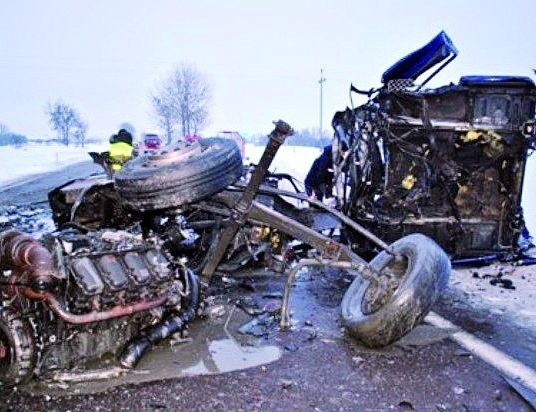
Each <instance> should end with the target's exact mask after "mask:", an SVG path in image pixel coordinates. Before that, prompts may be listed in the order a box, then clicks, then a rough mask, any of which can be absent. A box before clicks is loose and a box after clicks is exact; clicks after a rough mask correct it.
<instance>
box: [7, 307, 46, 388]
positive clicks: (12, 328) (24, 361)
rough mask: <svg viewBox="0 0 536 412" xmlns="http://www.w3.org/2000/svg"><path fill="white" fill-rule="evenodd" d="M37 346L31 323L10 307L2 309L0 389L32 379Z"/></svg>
mask: <svg viewBox="0 0 536 412" xmlns="http://www.w3.org/2000/svg"><path fill="white" fill-rule="evenodd" d="M36 361H37V348H36V345H35V339H34V336H33V329H32V327H31V325H30V323H29V322H28V321H27V320H25V319H21V318H20V317H19V316H18V314H16V313H15V312H14V311H11V310H9V309H0V390H2V389H5V388H9V387H11V386H14V385H17V384H19V383H22V382H24V381H27V380H28V379H30V378H31V377H32V375H33V372H34V368H35V364H36Z"/></svg>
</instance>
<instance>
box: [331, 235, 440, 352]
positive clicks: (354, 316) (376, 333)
mask: <svg viewBox="0 0 536 412" xmlns="http://www.w3.org/2000/svg"><path fill="white" fill-rule="evenodd" d="M391 248H392V250H393V251H394V252H395V254H397V255H399V256H401V257H402V258H399V259H396V258H395V257H393V256H391V255H390V254H388V253H387V252H381V253H379V254H378V255H377V256H376V257H375V258H374V259H372V260H371V261H370V266H371V267H372V268H373V269H375V270H377V271H380V272H382V271H384V272H389V273H390V274H391V276H392V281H391V282H387V283H386V284H384V286H385V287H384V288H378V287H376V286H373V285H371V284H370V283H369V282H368V281H366V280H365V279H363V278H362V277H360V276H359V275H358V276H357V277H356V278H355V279H354V281H353V282H352V284H351V285H350V287H349V288H348V290H347V291H346V293H345V295H344V298H343V300H342V317H343V321H344V324H345V326H346V328H347V329H348V331H349V332H350V334H351V335H353V336H354V337H355V338H356V339H358V340H359V341H361V342H362V343H363V344H365V345H366V346H369V347H382V346H386V345H389V344H390V343H393V342H395V341H397V340H398V339H400V338H401V337H402V336H404V335H405V334H407V333H408V332H409V331H411V330H412V329H413V328H414V327H415V326H416V325H417V324H418V323H420V322H421V320H422V319H423V318H424V317H425V316H426V314H427V313H428V312H429V311H430V309H431V307H432V305H433V304H434V303H435V301H436V300H437V298H438V297H439V296H440V294H441V292H442V290H443V289H444V288H445V287H446V285H447V283H448V279H449V276H450V269H451V266H450V260H449V258H448V256H447V255H446V254H445V252H444V251H443V249H441V247H440V246H439V245H438V244H437V243H435V242H434V241H433V240H432V239H430V238H428V237H426V236H424V235H421V234H411V235H409V236H406V237H403V238H402V239H399V240H397V241H396V242H394V243H393V244H392V245H391Z"/></svg>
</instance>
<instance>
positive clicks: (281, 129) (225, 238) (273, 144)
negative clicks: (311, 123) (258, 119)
mask: <svg viewBox="0 0 536 412" xmlns="http://www.w3.org/2000/svg"><path fill="white" fill-rule="evenodd" d="M293 133H294V131H293V130H292V127H290V126H289V125H288V124H287V123H285V122H284V121H282V120H279V121H278V122H276V123H275V128H274V130H273V131H272V132H271V133H270V135H269V138H270V139H269V141H268V144H267V145H266V149H265V150H264V153H263V154H262V157H261V160H260V161H259V164H258V165H257V167H256V168H255V170H254V172H253V175H252V176H251V179H250V181H249V183H248V185H247V186H246V188H245V189H244V193H243V194H242V196H241V197H240V199H239V200H238V202H236V203H235V204H234V205H233V206H232V209H231V219H232V220H231V223H230V224H229V225H228V226H227V227H226V228H225V230H224V231H223V233H222V234H221V236H220V238H219V240H218V244H217V246H216V248H215V249H214V254H213V255H212V257H211V258H210V259H209V261H208V262H207V264H206V265H205V267H204V269H203V273H202V275H203V277H205V278H210V277H211V276H212V274H213V273H214V271H215V270H216V267H217V266H218V264H219V263H220V261H221V259H222V258H223V255H224V254H225V251H226V250H227V247H228V246H229V243H230V242H231V241H232V239H233V238H234V236H235V234H236V232H237V231H238V228H239V226H240V225H241V224H243V223H244V222H245V219H246V217H247V215H248V213H249V210H250V208H251V204H252V202H253V199H254V198H255V196H256V195H257V191H258V189H259V186H260V184H261V182H262V180H263V179H264V175H265V174H266V172H267V171H268V168H269V167H270V164H271V163H272V160H273V159H274V157H275V155H276V153H277V150H278V149H279V147H280V146H281V145H282V144H283V142H284V141H285V139H286V138H287V137H288V136H291V135H292V134H293Z"/></svg>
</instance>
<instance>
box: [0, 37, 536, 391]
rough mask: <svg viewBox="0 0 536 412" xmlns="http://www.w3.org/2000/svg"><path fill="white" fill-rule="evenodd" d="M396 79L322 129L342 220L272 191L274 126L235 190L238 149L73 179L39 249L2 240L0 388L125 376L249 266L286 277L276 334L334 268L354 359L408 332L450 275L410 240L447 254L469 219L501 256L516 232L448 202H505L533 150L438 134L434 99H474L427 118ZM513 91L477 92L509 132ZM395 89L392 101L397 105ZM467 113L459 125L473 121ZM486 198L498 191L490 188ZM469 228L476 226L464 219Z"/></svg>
mask: <svg viewBox="0 0 536 412" xmlns="http://www.w3.org/2000/svg"><path fill="white" fill-rule="evenodd" d="M442 36H443V35H442ZM446 41H447V38H446V37H445V36H443V37H440V43H439V46H440V47H439V50H440V51H442V52H441V53H440V54H441V55H442V54H444V53H443V52H445V51H448V50H450V49H449V47H450V46H449V45H450V43H446ZM445 47H446V49H445ZM452 47H453V46H452ZM429 65H430V62H427V63H424V64H422V65H421V66H422V67H421V68H420V69H419V70H418V71H423V70H425V69H427V68H429ZM409 73H410V74H407V73H402V74H396V75H393V76H394V77H393V76H391V77H389V76H388V78H387V81H386V84H385V85H384V86H383V87H382V88H381V89H379V90H377V91H375V92H374V93H372V92H371V93H369V94H370V97H371V99H370V101H369V102H368V103H367V104H366V105H364V106H361V107H359V108H356V109H348V110H346V111H343V112H341V113H338V114H336V116H335V118H334V123H333V125H334V128H335V139H334V142H333V145H334V149H335V150H333V153H335V154H337V153H339V148H340V147H342V141H345V142H346V143H347V145H348V147H349V148H350V150H349V151H347V152H346V153H345V154H344V155H343V156H340V157H336V159H334V180H335V188H336V190H335V192H336V196H337V198H338V199H339V206H340V208H339V209H334V208H331V207H328V206H326V205H325V204H323V203H322V202H320V201H318V200H313V199H310V198H308V197H307V195H305V194H303V193H300V192H299V190H296V191H295V192H291V191H285V190H282V189H280V188H279V187H278V186H279V185H278V183H279V182H280V180H281V179H289V177H288V176H286V175H283V174H280V175H274V174H270V173H269V172H268V168H269V166H270V164H271V161H272V159H273V158H274V156H275V154H276V153H277V150H278V149H279V147H280V146H281V145H282V144H283V143H284V141H285V139H286V138H287V137H289V136H291V135H292V129H291V127H290V126H289V125H288V124H286V123H285V122H282V121H279V122H276V125H275V128H274V130H273V131H272V132H271V133H270V135H269V141H268V144H267V146H266V148H265V151H264V153H263V155H262V157H261V159H260V161H259V164H258V165H256V166H255V167H254V168H253V170H251V171H249V172H250V173H247V174H246V173H244V169H243V165H242V159H241V155H240V150H239V149H238V147H237V146H236V144H235V143H234V142H232V141H229V140H225V139H220V138H211V139H203V140H201V141H196V142H181V143H178V144H175V145H173V146H169V147H166V148H162V149H160V150H158V151H155V152H153V153H148V154H145V155H143V156H140V157H137V158H134V159H132V160H131V161H129V162H128V163H127V164H126V165H125V166H124V167H123V169H122V170H121V171H119V172H118V173H116V174H115V175H114V176H113V177H112V178H110V177H107V176H100V177H91V178H89V179H79V180H76V181H72V182H68V183H66V184H65V185H62V186H60V187H58V188H56V189H54V190H53V191H52V192H51V193H50V194H49V200H50V205H51V209H52V212H53V218H54V221H55V223H56V225H57V231H55V232H53V233H50V234H48V235H46V236H45V237H44V238H43V239H42V240H41V241H39V242H38V241H36V240H34V239H32V238H31V237H29V236H27V235H24V234H22V233H19V232H17V231H15V230H10V231H7V232H4V233H1V234H0V269H1V271H2V272H1V273H2V277H1V282H0V302H1V306H0V385H1V386H2V387H11V386H13V385H16V384H18V383H20V382H22V381H24V380H27V379H30V378H31V377H32V376H36V375H37V376H48V375H49V374H50V373H51V372H54V371H57V370H62V369H69V368H73V367H75V366H81V365H82V364H83V363H84V362H85V361H88V360H90V359H95V358H98V357H100V356H102V355H103V354H105V353H115V354H117V362H118V364H119V365H121V366H122V367H123V368H125V369H128V368H132V367H134V366H135V365H136V363H137V362H138V360H139V359H140V358H141V357H142V356H143V354H144V353H145V352H146V351H147V350H148V349H150V348H151V346H152V345H154V344H157V343H158V342H160V341H161V340H162V339H165V338H167V337H169V336H171V335H172V334H174V333H177V332H180V331H181V330H182V329H183V328H184V327H185V326H186V325H187V324H188V323H189V322H190V321H191V320H192V319H193V318H194V317H195V315H196V314H197V312H198V306H199V302H200V301H201V300H202V299H203V295H204V294H205V288H204V287H203V285H207V284H209V283H210V280H211V277H212V276H213V274H214V273H215V272H232V271H235V270H237V269H239V268H241V267H243V266H244V265H247V264H249V263H250V262H253V261H255V262H261V263H262V264H264V265H266V266H267V267H269V268H271V269H273V270H275V271H280V272H286V273H287V275H288V280H287V283H286V287H285V290H284V294H283V304H282V310H281V327H282V328H286V327H288V326H289V325H290V320H289V309H288V307H289V299H290V291H291V286H292V282H293V280H294V278H295V276H296V274H297V273H298V271H299V270H300V268H303V267H333V268H339V269H342V270H346V271H347V272H349V273H350V274H352V275H353V276H354V280H353V282H352V283H351V285H350V287H349V288H348V290H347V291H346V293H345V295H344V298H343V302H342V318H343V321H344V324H345V326H346V327H347V329H348V331H349V332H350V333H351V334H352V335H353V336H355V337H356V338H357V339H359V340H360V341H361V342H363V343H364V344H366V345H368V346H383V345H387V344H390V343H391V342H394V341H396V340H397V339H399V338H400V337H402V336H403V335H405V334H406V333H408V332H409V331H410V330H411V329H412V328H413V327H414V326H415V325H416V324H418V323H419V322H420V321H421V320H422V318H423V317H424V316H425V315H426V314H427V313H428V311H429V310H430V308H431V306H432V305H433V303H434V302H435V301H436V299H437V298H438V296H439V295H440V293H441V291H442V289H443V288H444V287H445V286H446V284H447V281H448V277H449V274H450V261H449V259H448V257H447V255H446V254H445V252H444V251H443V249H442V248H441V247H440V246H438V244H437V243H436V242H435V241H434V240H432V239H431V238H430V237H428V236H425V235H423V234H421V233H412V232H425V233H428V234H429V235H431V236H432V237H435V238H436V240H437V241H438V242H439V243H441V244H442V245H443V246H444V247H445V248H447V249H449V250H452V247H451V243H449V242H451V238H450V237H448V238H444V237H443V235H442V233H443V232H445V233H448V234H449V236H453V235H456V234H457V233H462V234H464V233H467V230H468V229H470V228H473V227H474V228H476V226H470V225H469V223H471V222H473V220H471V219H474V218H475V217H476V219H477V221H474V224H479V225H481V227H487V226H486V224H488V225H495V226H493V228H494V229H490V230H489V231H488V232H483V233H482V234H480V235H478V236H480V237H481V238H483V239H484V238H485V241H482V242H484V243H482V242H480V243H479V241H478V236H477V235H475V236H472V235H471V236H472V237H467V238H468V239H469V238H470V239H475V240H472V242H473V243H471V246H470V247H471V248H472V249H475V250H476V249H478V248H479V247H480V248H481V249H479V250H488V249H490V250H492V249H493V250H495V249H497V247H496V245H498V243H496V242H497V241H498V240H497V239H499V240H500V242H502V243H500V245H501V246H504V245H506V244H510V245H511V244H512V242H510V240H511V238H512V237H515V236H517V234H518V230H519V229H518V226H515V225H513V224H511V223H512V222H515V220H508V221H506V220H504V221H502V220H501V221H500V222H499V220H497V216H498V214H497V213H499V212H497V213H495V211H491V212H489V213H487V212H486V213H487V214H486V215H485V216H484V215H483V213H482V210H480V211H474V209H471V208H470V207H467V208H465V209H464V207H463V206H462V204H461V203H460V200H461V199H462V198H460V195H463V192H464V191H465V192H467V193H468V195H467V196H470V195H471V194H473V192H474V191H475V190H477V189H474V188H476V187H477V185H476V184H475V183H474V182H475V181H476V179H477V178H476V176H489V174H490V173H491V171H489V170H488V169H493V170H496V171H499V172H500V176H499V177H498V178H497V179H510V180H504V182H505V183H504V184H508V182H510V181H511V182H514V183H513V185H514V186H513V187H514V188H516V187H518V189H515V190H516V192H515V195H516V196H520V193H521V181H519V179H520V178H522V174H523V167H524V159H525V157H524V156H525V154H526V150H527V148H528V147H529V145H530V144H532V134H530V133H529V134H530V137H529V136H528V135H527V136H523V139H524V140H521V138H520V135H519V134H520V133H522V132H521V131H518V129H516V127H517V126H514V123H512V126H511V127H510V128H509V129H508V128H507V129H508V130H510V132H511V133H510V134H507V133H506V132H505V127H506V126H507V125H506V123H505V124H501V125H499V126H500V127H498V128H497V129H493V133H492V134H490V133H489V129H487V128H485V127H483V126H482V127H481V126H478V127H473V126H471V125H472V124H473V123H475V122H474V121H471V120H470V118H469V117H464V119H465V122H466V123H467V124H468V125H469V126H471V127H469V126H468V127H467V130H465V129H460V130H458V129H456V130H454V129H448V130H447V131H446V132H445V133H443V134H442V132H441V130H442V129H438V123H437V120H436V116H435V113H436V112H437V111H438V110H439V109H438V107H439V108H441V107H443V106H441V104H443V103H441V101H442V100H441V99H442V98H445V99H446V100H445V101H447V100H448V101H449V102H451V97H452V96H454V97H452V99H458V98H459V99H462V100H461V101H460V103H459V104H462V103H463V104H464V105H465V104H467V102H468V101H475V99H477V97H478V95H477V96H473V94H474V93H473V94H472V92H471V90H472V88H471V87H472V86H471V87H469V86H463V87H465V88H467V87H468V89H467V90H466V89H463V88H461V87H462V86H459V87H458V86H455V87H453V90H451V91H448V90H447V89H445V90H444V91H442V92H437V96H436V97H437V98H438V99H439V100H437V101H436V99H435V98H432V97H430V96H433V95H434V93H435V92H432V91H428V92H424V91H419V90H415V91H413V92H411V93H409V92H408V89H407V87H410V86H409V82H408V79H411V78H413V77H415V75H416V72H414V73H413V74H411V71H410V72H409ZM417 74H419V73H417ZM384 77H385V76H384ZM391 78H392V79H393V80H403V81H397V82H394V83H392V82H391ZM384 80H386V79H384ZM503 81H504V80H503ZM518 82H519V81H518V80H516V81H513V83H512V84H513V86H512V84H510V83H509V84H510V86H509V87H510V88H507V87H506V85H505V84H502V85H501V87H500V90H501V93H502V94H500V93H499V91H498V90H499V89H496V88H495V86H496V85H495V84H494V85H493V87H491V86H490V87H491V90H494V93H499V95H500V96H503V97H504V96H506V97H505V98H506V99H507V100H508V101H510V100H512V99H513V100H512V101H515V102H518V103H519V105H520V106H519V109H515V110H517V111H515V113H521V114H519V116H518V118H516V119H518V120H516V121H515V124H516V125H521V124H522V123H523V122H525V120H528V119H527V118H528V117H530V116H533V113H534V100H533V86H532V85H531V84H529V83H528V82H527V81H526V80H524V81H523V82H522V84H523V86H522V87H521V86H519V85H518ZM393 84H399V85H400V84H401V85H402V86H401V87H404V89H403V90H401V91H395V90H393V89H392V85H393ZM479 84H480V83H479ZM486 84H487V83H486ZM475 87H478V90H484V91H486V90H488V86H485V87H484V89H481V87H483V86H481V85H479V86H475ZM505 87H506V88H505ZM355 90H357V89H355ZM518 92H519V93H518ZM484 94H485V93H484ZM373 95H374V96H373ZM458 95H459V96H460V97H456V96H458ZM492 95H493V96H495V95H494V94H493V93H492ZM468 96H469V97H468ZM470 96H473V97H470ZM485 96H487V94H485ZM500 96H499V97H500ZM463 99H466V100H463ZM467 99H469V100H467ZM470 99H473V100H470ZM509 99H510V100H509ZM516 99H518V100H516ZM477 100H478V99H477ZM492 100H493V99H492ZM493 101H495V100H493ZM498 101H500V99H499V100H498ZM400 102H403V103H404V104H401V103H400ZM527 102H528V103H527ZM490 104H491V103H490ZM527 104H528V106H527ZM437 105H439V106H437ZM444 105H446V107H449V108H451V107H452V110H451V111H450V112H449V113H454V112H456V111H457V112H459V113H461V112H463V110H466V108H457V109H454V108H453V106H455V105H454V104H453V103H448V104H447V103H444ZM402 107H403V109H402ZM464 107H465V106H464ZM471 107H472V106H471ZM509 107H513V106H509ZM516 107H517V106H516ZM402 110H403V111H402ZM412 110H413V111H412ZM490 110H491V109H490ZM505 110H506V108H505ZM511 110H512V113H513V112H514V109H513V108H512V109H511ZM523 110H525V111H523ZM481 111H482V113H484V114H485V113H488V112H487V109H482V110H481ZM423 113H425V115H423ZM464 113H466V114H464V115H463V116H473V111H471V115H469V114H468V113H469V112H464ZM479 113H480V112H479ZM494 113H495V112H494ZM508 113H510V112H509V111H508V110H506V111H505V116H507V117H508V116H509V114H508ZM484 114H483V115H482V116H481V117H486V116H484ZM460 116H462V115H460ZM463 116H462V117H463ZM496 117H497V118H499V117H500V116H499V114H498V113H497V115H496ZM449 119H450V118H448V116H447V120H448V121H449V122H450V123H453V122H454V123H456V122H461V121H462V120H461V119H458V118H456V119H457V120H456V119H450V120H449ZM471 119H472V118H471ZM485 121H486V122H487V121H488V120H485ZM397 122H398V123H397ZM412 122H413V123H415V124H413V123H412ZM450 123H449V124H450ZM412 124H413V125H412ZM485 124H486V125H487V124H488V123H485ZM525 126H526V129H527V130H525V133H528V125H525ZM449 127H451V126H449ZM406 128H407V129H406ZM499 133H500V134H499ZM490 136H500V138H497V137H495V138H492V137H490ZM510 136H513V137H512V138H511V139H510ZM449 139H450V140H449ZM486 139H495V140H497V141H496V142H495V143H491V141H488V140H486ZM495 140H493V141H495ZM464 145H468V146H464ZM477 149H478V150H481V151H482V153H484V156H487V157H483V158H482V159H484V160H485V162H484V164H482V165H481V166H480V167H479V166H475V165H474V162H471V161H470V159H466V157H470V156H471V155H473V154H472V151H474V150H477ZM464 153H465V155H464V156H462V154H464ZM486 153H489V154H490V155H491V156H488V155H487V154H486ZM449 156H450V157H449ZM449 159H451V161H450V162H449ZM452 159H455V160H454V161H452ZM462 159H466V160H465V162H462ZM482 159H480V160H482ZM503 164H504V167H502V168H499V167H498V165H501V166H502V165H503ZM512 168H513V169H512ZM451 169H452V170H451ZM449 170H451V171H450V172H449ZM501 171H502V172H501ZM511 172H513V173H511ZM501 173H502V174H501ZM449 179H450V180H449ZM471 179H473V180H471ZM290 180H292V179H290ZM488 181H489V182H495V181H494V180H493V179H492V176H491V177H489V179H488V180H486V182H488ZM490 184H491V183H490ZM515 184H517V185H518V186H515ZM462 187H467V189H462ZM471 188H473V189H472V190H473V192H472V191H471V190H470V189H471ZM455 189H456V190H455ZM435 193H438V194H437V195H436V194H435ZM474 193H479V192H474ZM499 194H501V193H499ZM467 196H466V197H467ZM289 199H298V200H301V201H304V202H307V204H308V205H309V206H308V207H305V208H303V207H299V205H298V206H297V205H296V204H294V203H291V202H290V201H289ZM456 199H458V200H456ZM501 199H503V201H502V203H501V206H500V207H501V208H502V210H506V212H504V211H502V212H500V213H499V214H500V216H501V217H504V216H503V215H504V213H507V214H508V219H512V218H511V217H510V212H511V211H512V212H514V214H515V213H516V212H517V208H516V207H517V206H519V202H517V204H516V203H515V202H516V198H510V197H509V196H508V195H503V198H501ZM507 199H510V200H509V201H510V202H511V204H510V203H508V201H507ZM516 205H517V206H516ZM488 206H490V205H488ZM440 211H443V212H444V214H440V213H439V212H440ZM468 211H471V213H473V214H472V215H469V216H466V215H465V214H467V213H469V212H468ZM493 213H495V214H493ZM501 213H502V214H501ZM428 214H429V215H428ZM450 214H452V216H453V217H451V215H450ZM445 215H446V216H445ZM490 216H491V217H490ZM426 219H432V220H430V222H431V225H428V224H427V223H426V222H428V221H427V220H426ZM505 219H506V217H505ZM518 220H519V219H518ZM415 221H418V223H414V224H413V226H411V224H412V223H411V222H415ZM489 222H491V223H489ZM504 222H507V223H508V228H503V229H502V230H503V231H504V233H503V232H501V227H502V226H501V225H503V224H504ZM441 225H443V226H441ZM497 225H498V226H497ZM400 228H402V229H400ZM430 228H432V229H433V230H430ZM334 229H336V230H334ZM339 229H340V230H339ZM421 229H422V230H421ZM460 231H461V232H460ZM508 231H509V232H508ZM339 232H340V236H339V235H335V234H337V233H339ZM326 233H327V234H326ZM475 233H477V232H475ZM478 233H480V232H478ZM486 233H491V234H486ZM406 234H409V235H407V236H404V237H402V238H401V239H398V240H395V238H397V237H401V236H397V235H406ZM378 235H379V236H378ZM499 235H500V236H501V237H499ZM508 236H510V237H508ZM382 238H383V239H385V240H387V241H388V242H389V243H390V244H389V243H386V242H385V241H384V240H382ZM445 239H446V240H448V242H446V241H445ZM486 239H487V240H486ZM490 239H491V240H490ZM508 239H510V240H508ZM485 242H488V243H485ZM490 242H491V243H490ZM508 242H510V243H508ZM479 245H480V246H479ZM481 245H488V246H485V247H484V249H482V246H481ZM486 248H487V249H486ZM460 250H462V251H463V250H465V249H463V248H462V249H460ZM501 250H504V249H501ZM370 254H376V256H375V257H374V258H373V259H372V260H370V261H368V259H367V260H366V259H365V258H364V256H365V255H370Z"/></svg>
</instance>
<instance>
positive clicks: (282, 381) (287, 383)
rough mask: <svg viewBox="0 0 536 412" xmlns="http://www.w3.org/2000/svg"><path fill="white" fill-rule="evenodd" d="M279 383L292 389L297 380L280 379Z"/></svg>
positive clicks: (285, 387)
mask: <svg viewBox="0 0 536 412" xmlns="http://www.w3.org/2000/svg"><path fill="white" fill-rule="evenodd" d="M279 384H280V385H281V387H282V388H283V389H290V388H291V387H292V386H294V384H295V382H294V381H293V380H291V379H280V380H279Z"/></svg>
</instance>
